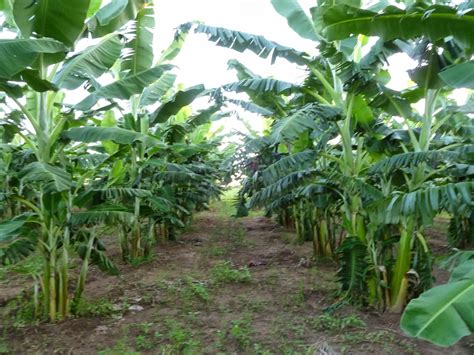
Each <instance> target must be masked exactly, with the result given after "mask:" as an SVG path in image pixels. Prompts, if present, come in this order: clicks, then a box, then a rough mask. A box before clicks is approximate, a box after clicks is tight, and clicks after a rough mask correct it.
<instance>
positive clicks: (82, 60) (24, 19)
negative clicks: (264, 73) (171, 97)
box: [0, 0, 144, 321]
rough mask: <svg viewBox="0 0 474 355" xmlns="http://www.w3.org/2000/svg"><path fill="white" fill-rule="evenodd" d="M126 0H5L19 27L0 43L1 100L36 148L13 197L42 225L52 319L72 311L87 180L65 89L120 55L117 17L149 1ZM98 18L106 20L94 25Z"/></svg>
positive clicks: (12, 24) (10, 24) (9, 25)
mask: <svg viewBox="0 0 474 355" xmlns="http://www.w3.org/2000/svg"><path fill="white" fill-rule="evenodd" d="M128 3H129V6H127V8H126V9H123V8H122V10H126V12H127V13H126V14H125V12H124V11H111V6H105V7H102V8H99V7H100V2H98V1H60V2H54V3H51V2H48V1H35V2H33V3H31V2H30V1H23V0H16V1H5V2H2V9H1V10H2V11H3V12H4V13H5V18H6V21H7V22H6V23H5V29H6V30H8V31H10V32H12V34H13V35H16V37H15V38H14V39H8V40H2V41H1V42H2V43H1V44H0V47H1V48H0V57H1V60H2V63H3V65H2V71H1V73H0V77H1V90H2V91H3V92H4V93H5V95H6V96H7V99H6V101H5V104H4V107H5V108H6V109H7V111H9V112H10V115H9V116H10V118H11V113H13V112H16V111H18V112H20V115H19V119H18V121H19V125H18V126H19V129H18V131H17V132H16V135H17V136H18V137H20V138H19V139H20V140H21V141H22V142H23V144H24V146H25V147H26V148H27V149H29V150H31V152H32V153H33V156H34V159H33V161H32V162H31V163H30V164H28V165H26V166H25V167H24V168H23V169H22V170H21V171H20V172H19V173H18V178H19V179H20V181H21V184H22V185H23V186H25V185H27V186H28V188H23V189H19V190H18V191H17V194H14V195H12V196H11V198H12V199H14V200H15V201H16V202H18V203H20V204H21V205H22V209H23V210H26V211H28V212H31V213H33V215H32V216H30V217H29V219H28V223H33V225H35V226H37V227H36V230H37V233H38V238H37V242H36V248H37V249H38V250H40V251H41V253H42V256H43V259H44V266H43V273H42V282H41V285H42V291H43V297H44V302H43V306H44V309H45V314H46V315H47V316H48V317H49V319H50V320H51V321H54V320H56V319H58V318H60V317H65V316H67V315H68V313H69V301H70V299H69V291H68V285H69V276H68V273H69V252H70V249H71V248H72V245H71V241H72V240H73V238H74V236H73V235H72V234H71V233H72V228H71V218H72V212H73V207H74V199H75V197H76V194H77V192H78V191H79V190H80V189H81V188H82V185H83V184H84V183H85V181H86V180H85V179H83V178H81V177H76V175H75V174H74V171H73V166H72V165H71V164H70V160H69V159H68V154H67V151H66V150H67V142H65V141H64V140H63V139H62V133H63V132H64V131H65V130H66V129H68V128H69V127H71V126H74V125H80V124H81V122H80V121H76V120H75V117H76V116H75V111H74V108H72V107H71V106H68V105H66V104H65V102H66V101H65V97H66V96H68V91H67V90H71V89H76V88H79V87H80V86H81V85H82V84H83V83H86V82H88V81H91V80H94V78H95V77H98V76H100V75H101V74H103V73H104V72H106V71H107V70H109V68H110V67H111V66H112V65H113V64H114V63H115V61H116V60H117V59H118V58H119V56H120V53H121V50H122V48H123V41H122V36H121V35H120V34H119V33H116V32H114V31H116V30H118V29H119V27H120V26H121V25H122V24H123V23H122V22H120V21H118V22H116V21H115V20H116V19H118V18H119V17H120V18H121V19H122V20H125V22H126V21H128V20H129V19H131V18H134V15H133V17H131V18H130V17H129V14H130V11H131V12H133V13H135V12H136V10H137V9H138V8H140V7H142V6H143V4H144V2H142V1H129V2H128ZM95 19H99V20H98V21H99V22H101V23H100V24H99V25H97V26H92V22H94V21H95ZM104 23H109V24H110V26H109V27H108V31H106V32H104V33H103V34H104V36H103V37H100V38H99V39H98V42H97V43H95V44H93V45H91V46H89V47H87V48H86V49H84V50H81V51H79V52H75V51H74V50H75V45H76V43H77V41H78V40H80V39H81V38H82V37H83V36H88V35H89V34H93V36H96V37H97V36H98V35H97V33H96V31H98V30H99V29H102V27H101V25H102V24H104ZM9 122H10V121H9V118H8V117H7V119H6V123H7V124H8V123H9ZM17 237H19V238H21V235H20V234H18V235H17Z"/></svg>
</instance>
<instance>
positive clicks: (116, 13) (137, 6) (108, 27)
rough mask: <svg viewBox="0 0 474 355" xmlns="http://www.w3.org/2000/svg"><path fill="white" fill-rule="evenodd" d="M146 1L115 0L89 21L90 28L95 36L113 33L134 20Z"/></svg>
mask: <svg viewBox="0 0 474 355" xmlns="http://www.w3.org/2000/svg"><path fill="white" fill-rule="evenodd" d="M146 3H147V1H146V0H113V1H112V2H110V3H109V4H108V5H106V6H104V7H102V8H101V9H100V10H99V11H97V13H96V14H95V15H94V16H93V17H92V18H91V19H90V20H89V21H88V23H87V26H88V29H89V31H90V32H91V33H92V36H93V37H94V38H98V37H102V36H105V35H107V34H109V33H112V32H114V31H116V30H118V29H120V28H121V27H122V26H124V25H125V24H127V23H128V22H129V21H131V20H134V19H135V18H136V17H137V14H138V12H139V11H140V10H141V9H143V7H144V6H145V4H146ZM124 5H126V6H124ZM99 19H100V21H99ZM101 22H102V23H104V25H102V24H101Z"/></svg>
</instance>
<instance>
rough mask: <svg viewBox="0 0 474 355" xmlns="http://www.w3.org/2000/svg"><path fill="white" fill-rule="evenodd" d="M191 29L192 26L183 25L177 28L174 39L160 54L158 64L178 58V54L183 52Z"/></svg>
mask: <svg viewBox="0 0 474 355" xmlns="http://www.w3.org/2000/svg"><path fill="white" fill-rule="evenodd" d="M190 29H191V26H186V25H182V26H180V27H179V28H178V29H177V30H176V33H175V35H174V39H173V41H172V42H171V44H170V45H169V46H168V47H167V48H166V49H165V50H163V52H162V53H161V54H160V57H159V58H158V61H157V64H161V63H165V62H167V61H170V60H173V59H174V58H176V56H177V55H178V54H179V53H180V52H181V49H182V48H183V44H184V42H185V40H186V38H187V37H188V34H189V30H190Z"/></svg>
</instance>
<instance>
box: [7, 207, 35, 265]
mask: <svg viewBox="0 0 474 355" xmlns="http://www.w3.org/2000/svg"><path fill="white" fill-rule="evenodd" d="M30 218H31V213H24V214H20V215H18V216H16V217H14V218H12V219H10V220H5V221H1V222H0V265H2V264H3V265H4V264H14V263H16V262H18V261H20V260H21V259H23V258H25V257H27V256H28V255H30V254H31V253H32V252H33V250H34V247H35V244H34V242H35V238H34V234H35V233H31V230H30V228H27V226H26V225H27V223H28V222H29V220H30Z"/></svg>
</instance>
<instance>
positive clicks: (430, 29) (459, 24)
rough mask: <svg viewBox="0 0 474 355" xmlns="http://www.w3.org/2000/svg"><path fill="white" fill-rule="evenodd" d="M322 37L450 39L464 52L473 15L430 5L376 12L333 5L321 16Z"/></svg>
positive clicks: (471, 36) (471, 39)
mask: <svg viewBox="0 0 474 355" xmlns="http://www.w3.org/2000/svg"><path fill="white" fill-rule="evenodd" d="M323 19H324V25H325V27H324V34H325V36H326V37H327V39H328V40H331V41H333V40H340V39H344V38H348V37H350V36H352V35H357V34H365V35H367V36H379V37H381V38H383V39H384V40H386V41H389V40H392V39H395V38H399V39H414V38H416V37H421V36H425V37H426V38H428V39H430V40H431V41H437V40H439V39H442V38H445V37H449V36H453V37H454V38H455V39H456V40H457V41H459V42H460V43H461V44H462V45H463V46H465V47H466V48H467V49H469V48H470V49H473V48H474V26H473V25H472V24H473V21H474V14H473V12H472V11H470V12H466V13H458V12H457V10H456V8H454V7H448V6H441V5H433V6H430V7H428V8H427V9H424V10H420V9H419V8H411V9H408V10H401V9H399V8H396V7H394V6H389V7H387V8H385V10H384V12H383V13H376V12H373V11H369V10H363V9H359V8H355V7H351V6H347V5H336V6H333V7H331V8H330V9H328V10H327V11H326V12H325V13H324V15H323Z"/></svg>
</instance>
